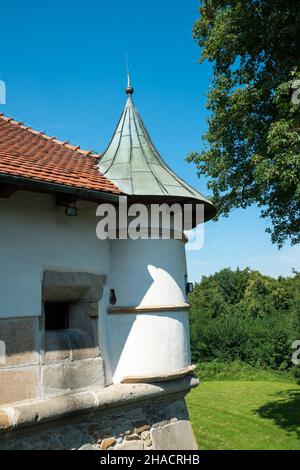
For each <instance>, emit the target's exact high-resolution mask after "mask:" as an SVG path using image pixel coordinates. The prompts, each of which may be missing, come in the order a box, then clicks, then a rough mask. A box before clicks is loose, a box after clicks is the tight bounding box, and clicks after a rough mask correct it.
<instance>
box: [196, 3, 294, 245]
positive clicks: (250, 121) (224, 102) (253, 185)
mask: <svg viewBox="0 0 300 470" xmlns="http://www.w3.org/2000/svg"><path fill="white" fill-rule="evenodd" d="M193 34H194V38H195V40H196V41H197V42H198V43H199V45H200V47H201V60H200V62H202V61H204V60H208V61H210V62H211V63H212V64H213V81H212V86H211V88H210V91H209V93H208V99H207V107H208V110H209V111H210V117H209V123H208V131H207V133H206V134H205V136H204V139H205V142H206V144H207V145H206V148H205V150H204V151H203V152H201V153H198V152H195V153H191V154H190V156H189V157H188V160H189V161H192V162H194V163H196V166H197V169H198V172H199V174H203V175H205V176H206V177H208V180H209V182H208V187H209V188H211V189H212V191H213V200H214V202H215V204H216V205H217V207H218V213H219V214H223V215H228V213H229V212H230V211H231V209H233V208H235V207H242V208H245V207H247V206H249V205H251V204H253V203H256V204H258V205H259V206H260V207H261V209H262V216H263V217H268V218H269V219H270V220H271V223H272V227H271V228H269V229H268V231H269V232H270V233H271V234H272V241H273V242H274V243H277V244H278V246H279V247H280V246H282V244H283V243H284V242H285V241H286V240H290V241H291V243H292V244H296V243H299V242H300V132H299V130H300V67H299V64H300V8H299V2H297V1H295V0H272V1H271V0H202V1H201V8H200V18H199V19H198V21H197V22H196V23H195V25H194V30H193Z"/></svg>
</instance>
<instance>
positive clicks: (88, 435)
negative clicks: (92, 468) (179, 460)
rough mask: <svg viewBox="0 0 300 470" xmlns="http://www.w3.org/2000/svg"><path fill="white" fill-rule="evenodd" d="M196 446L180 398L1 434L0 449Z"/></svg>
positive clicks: (148, 448) (184, 407) (178, 447)
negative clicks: (14, 432) (12, 433)
mask: <svg viewBox="0 0 300 470" xmlns="http://www.w3.org/2000/svg"><path fill="white" fill-rule="evenodd" d="M7 449H9V450H40V449H50V450H65V449H73V450H150V449H153V450H158V449H162V450H167V449H174V450H190V449H197V445H196V442H195V439H194V435H193V431H192V428H191V424H190V421H189V417H188V412H187V409H186V405H185V402H184V399H183V398H175V397H173V398H172V399H170V397H169V398H168V399H167V400H159V401H150V402H149V401H146V402H145V403H140V404H139V405H137V406H133V405H131V406H129V407H128V406H123V407H116V408H113V409H111V410H109V411H106V412H101V413H95V414H94V415H93V416H90V415H80V416H78V417H76V418H75V419H74V418H72V419H68V420H64V421H63V422H59V421H56V422H54V423H49V424H47V425H42V426H36V428H35V429H33V428H31V429H28V430H26V431H25V430H24V431H19V432H18V433H16V434H15V435H13V436H12V435H11V434H10V435H7V436H6V438H3V436H2V438H1V441H0V450H7Z"/></svg>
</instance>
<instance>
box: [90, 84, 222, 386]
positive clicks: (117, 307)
mask: <svg viewBox="0 0 300 470" xmlns="http://www.w3.org/2000/svg"><path fill="white" fill-rule="evenodd" d="M133 91H134V90H133V88H132V87H131V86H130V82H129V84H128V87H127V88H126V94H127V96H128V97H127V102H126V105H125V109H124V111H123V113H122V115H121V118H120V120H119V122H118V124H117V127H116V129H115V132H114V134H113V136H112V139H111V141H110V143H109V145H108V148H107V149H106V151H105V152H104V154H103V155H102V156H101V158H100V159H99V162H98V165H97V166H98V168H99V170H100V172H101V173H102V174H103V175H104V176H105V177H106V178H108V179H109V180H111V181H112V182H113V183H114V184H115V185H117V186H118V187H119V188H120V189H121V191H122V192H123V193H124V194H126V195H127V205H128V207H129V208H132V209H133V208H134V207H135V208H137V210H139V209H140V206H139V204H143V206H144V207H146V208H147V209H148V213H149V217H148V219H147V220H146V221H143V222H141V223H140V236H139V238H138V239H134V240H132V239H130V238H126V239H122V238H123V237H125V236H127V235H128V234H127V233H126V229H125V227H120V226H119V227H118V229H119V237H118V239H116V240H111V241H110V245H111V246H110V270H109V276H108V282H107V289H108V290H109V292H110V293H113V304H112V303H110V304H109V305H108V308H107V314H108V315H107V328H108V334H107V338H108V339H109V345H108V350H109V357H108V362H109V364H110V372H111V379H112V381H113V382H114V383H119V382H147V381H148V382H149V381H153V380H164V379H166V378H167V379H168V380H170V379H171V378H172V377H178V376H181V375H185V374H188V373H190V371H191V364H190V346H189V344H190V343H189V322H188V308H189V305H188V303H187V295H186V294H187V292H186V291H187V267H186V257H185V242H186V239H185V236H184V233H183V231H182V228H180V227H176V224H175V225H174V221H175V219H176V215H174V214H173V212H172V211H170V209H172V206H173V204H175V206H173V208H175V209H176V208H177V210H178V213H179V212H180V210H181V211H182V212H181V215H182V217H183V215H184V208H189V209H190V212H191V214H190V215H191V216H192V217H191V218H192V220H191V225H192V226H194V225H195V224H196V223H197V221H196V207H197V205H198V206H201V207H202V208H203V220H202V222H204V220H209V219H210V218H211V217H212V216H213V215H214V214H215V208H214V206H213V205H212V204H211V202H210V201H209V200H207V199H206V198H205V197H204V196H202V195H201V194H200V193H199V192H197V191H196V190H195V189H193V188H192V187H191V186H189V185H188V184H187V183H185V182H184V181H183V180H182V179H181V178H180V177H178V176H177V175H176V174H175V173H174V172H173V171H172V170H171V169H170V168H169V167H168V165H167V164H166V163H165V161H164V160H163V159H162V157H161V156H160V154H159V153H158V151H157V150H156V148H155V146H154V144H153V142H152V140H151V138H150V136H149V133H148V132H147V130H146V127H145V125H144V123H143V121H142V119H141V117H140V115H139V113H138V111H137V109H136V107H135V105H134V102H133V99H132V95H133ZM136 204H137V206H134V205H136ZM158 205H160V207H161V208H162V211H161V213H162V216H161V217H160V218H159V217H155V216H154V217H153V216H152V217H151V214H152V212H151V208H154V209H157V207H158ZM120 210H121V209H120ZM186 210H187V209H186ZM133 212H135V211H133ZM175 212H176V211H175ZM168 216H170V217H169V218H168ZM168 222H170V229H171V230H170V233H169V234H167V233H166V227H165V223H168ZM141 225H142V226H141ZM151 230H152V236H151ZM153 234H154V236H153ZM121 260H122V261H121Z"/></svg>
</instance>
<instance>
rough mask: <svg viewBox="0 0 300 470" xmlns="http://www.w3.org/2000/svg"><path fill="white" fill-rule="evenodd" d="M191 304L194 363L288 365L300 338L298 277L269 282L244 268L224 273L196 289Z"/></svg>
mask: <svg viewBox="0 0 300 470" xmlns="http://www.w3.org/2000/svg"><path fill="white" fill-rule="evenodd" d="M190 303H191V314H190V318H191V345H192V356H193V361H194V362H205V361H221V362H230V361H242V362H245V363H247V364H249V365H251V366H255V367H256V366H259V367H264V368H271V369H275V370H287V369H289V368H290V367H291V366H292V363H291V355H292V352H293V350H292V342H293V341H294V340H296V339H300V273H295V274H294V276H291V277H288V278H282V277H280V278H278V279H274V278H271V277H269V276H265V275H262V274H260V273H259V272H257V271H251V270H250V269H248V268H247V269H244V270H239V269H237V270H236V271H232V270H230V269H223V270H222V271H220V272H218V273H216V274H213V275H211V276H207V277H206V276H204V277H203V278H202V281H201V282H200V283H197V284H196V285H195V289H194V291H193V292H192V294H190ZM298 369H299V373H300V366H299V367H298Z"/></svg>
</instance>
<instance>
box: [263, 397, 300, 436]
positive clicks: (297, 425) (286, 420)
mask: <svg viewBox="0 0 300 470" xmlns="http://www.w3.org/2000/svg"><path fill="white" fill-rule="evenodd" d="M274 397H276V398H277V399H276V400H274V401H271V402H269V403H266V404H265V405H263V406H261V407H260V408H258V409H257V410H255V413H257V414H258V415H259V416H261V417H262V418H266V419H271V420H273V422H274V423H275V424H276V425H277V426H278V427H280V428H282V429H285V430H286V431H287V432H288V434H296V436H297V438H298V439H300V390H299V389H291V390H286V391H282V392H278V393H276V394H274Z"/></svg>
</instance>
